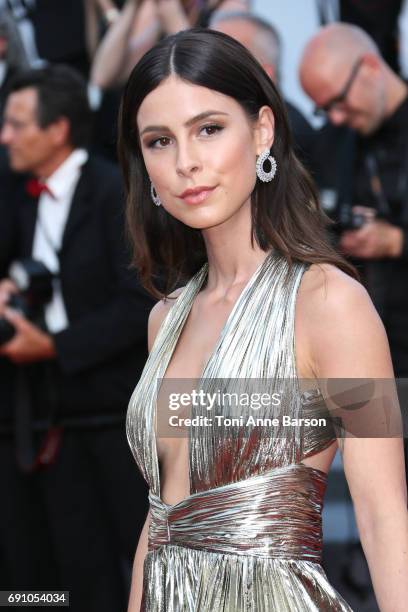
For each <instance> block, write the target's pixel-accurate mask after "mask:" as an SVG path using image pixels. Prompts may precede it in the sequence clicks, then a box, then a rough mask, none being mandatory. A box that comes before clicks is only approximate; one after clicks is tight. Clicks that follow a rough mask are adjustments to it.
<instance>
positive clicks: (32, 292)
mask: <svg viewBox="0 0 408 612" xmlns="http://www.w3.org/2000/svg"><path fill="white" fill-rule="evenodd" d="M8 277H9V278H10V279H11V280H12V281H13V282H14V284H15V285H16V287H17V289H18V293H16V294H13V295H12V296H11V297H10V299H9V301H8V304H7V305H8V306H9V307H10V308H14V309H15V310H18V312H20V313H21V314H22V315H24V317H25V318H26V319H29V320H30V321H31V322H33V323H35V324H38V323H39V322H40V321H41V318H42V315H43V313H44V307H45V305H46V304H47V303H48V302H49V301H50V300H51V298H52V292H53V279H54V275H53V274H52V273H51V272H50V271H49V270H48V268H47V267H46V266H45V265H44V264H43V263H42V262H41V261H37V260H35V259H31V258H30V259H23V260H18V261H15V262H13V263H12V264H11V266H10V268H9V271H8ZM15 333H16V330H15V327H14V325H12V323H10V322H9V321H8V320H7V319H5V318H4V317H0V346H1V345H2V344H5V343H6V342H9V340H11V339H12V338H13V336H14V334H15Z"/></svg>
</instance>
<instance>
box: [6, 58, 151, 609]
mask: <svg viewBox="0 0 408 612" xmlns="http://www.w3.org/2000/svg"><path fill="white" fill-rule="evenodd" d="M89 126H90V112H89V108H88V103H87V98H86V87H85V84H84V82H83V80H82V78H81V77H80V76H79V75H78V74H77V73H75V72H74V71H73V70H72V69H70V68H67V67H64V66H50V67H48V68H44V69H41V70H37V71H28V72H26V73H23V74H22V75H21V76H19V77H18V78H17V79H16V80H15V81H14V83H13V85H12V87H11V90H10V93H9V96H8V98H7V101H6V106H5V113H4V123H3V128H2V131H1V135H0V139H1V142H2V144H3V145H4V146H6V148H7V150H8V154H9V161H10V166H11V168H12V170H14V171H16V172H18V173H20V174H22V175H23V176H21V178H20V179H16V178H15V177H13V179H12V180H10V181H8V183H9V186H8V188H7V189H4V190H3V196H2V198H0V200H1V201H0V206H1V210H2V214H3V215H4V217H3V218H2V219H0V244H2V245H3V246H2V248H1V250H0V254H1V258H2V261H0V270H2V271H4V270H7V269H8V266H9V265H10V264H11V263H12V262H13V261H15V260H22V259H25V258H33V259H34V260H37V261H41V262H42V263H43V264H45V266H46V267H47V268H48V270H49V271H50V272H51V273H52V274H53V284H52V295H51V299H50V301H49V302H48V303H47V304H46V306H45V307H44V309H43V311H42V313H41V314H42V316H41V317H40V318H39V319H38V320H36V322H35V323H33V321H32V320H31V321H30V320H28V319H27V318H26V317H25V316H24V315H23V314H21V313H19V312H17V311H16V310H14V309H13V308H10V307H9V306H8V305H7V303H8V302H9V300H10V299H11V297H12V294H13V293H14V292H15V291H16V289H17V286H16V284H15V283H14V282H13V281H11V280H10V279H9V278H6V279H3V281H2V282H1V283H0V315H2V316H3V317H4V318H5V319H6V320H7V321H8V322H9V323H10V324H11V325H12V326H14V328H15V330H16V333H15V335H14V337H13V338H12V339H11V340H10V341H8V342H6V343H4V344H3V345H2V346H1V347H0V355H1V356H2V357H3V358H5V359H7V361H8V362H9V363H11V364H13V365H14V372H15V380H16V386H15V402H14V405H13V406H12V408H13V410H14V414H11V413H10V411H9V413H6V412H5V411H4V410H3V411H2V414H1V422H0V425H1V426H2V428H3V433H4V435H3V437H2V439H1V445H0V454H1V457H0V462H1V464H2V474H3V477H2V478H3V487H5V486H7V487H8V489H7V490H8V491H10V495H9V496H8V498H7V501H5V500H4V498H3V502H4V503H2V507H1V508H0V530H1V529H3V525H5V524H8V532H7V533H5V534H1V538H0V540H1V541H2V545H0V558H1V556H3V560H4V565H5V566H6V569H7V571H8V575H7V574H6V578H5V579H4V584H3V585H2V588H6V586H7V587H8V588H10V587H12V588H20V589H25V588H43V589H49V588H60V589H64V590H70V591H71V609H73V610H75V611H78V612H79V611H81V612H82V611H84V612H85V611H86V612H90V611H93V610H95V611H96V610H98V612H101V611H105V610H106V611H109V612H111V611H114V610H120V609H123V608H124V607H125V605H126V601H127V588H128V578H129V576H130V571H131V562H132V559H133V553H134V548H135V546H136V543H137V538H138V535H139V530H140V528H141V526H142V524H143V521H144V519H145V514H146V510H147V508H146V495H145V488H144V483H143V482H142V479H141V476H140V475H139V474H138V472H137V471H136V470H135V468H134V462H133V459H132V458H131V456H130V452H129V450H128V447H127V443H126V437H125V428H124V419H125V413H126V407H127V403H128V401H129V397H130V394H131V392H132V389H133V388H134V386H135V384H136V383H137V380H138V377H139V375H140V372H141V369H142V367H143V365H144V361H145V359H146V328H147V317H148V313H149V311H150V308H151V306H152V301H151V299H150V298H149V297H148V296H147V295H146V294H145V293H144V291H143V290H142V288H141V287H140V285H139V283H138V281H137V278H136V273H135V271H132V270H130V269H129V260H130V257H129V254H128V252H127V248H126V246H125V245H126V241H125V237H124V215H123V199H122V187H121V180H120V176H119V174H118V171H117V169H116V167H115V166H112V165H110V164H108V163H107V162H103V161H99V160H97V159H95V158H93V157H90V156H89V155H88V152H87V150H86V142H87V135H88V131H89ZM27 174H28V175H30V176H31V178H30V180H28V181H27V178H28V177H27ZM33 177H34V178H33ZM17 284H18V283H17ZM12 427H14V429H15V436H14V437H13V436H12V435H11V428H12ZM7 428H9V429H7ZM14 445H15V446H16V449H17V456H18V461H19V464H20V466H22V468H23V471H21V470H19V469H18V468H17V467H16V464H15V461H14V460H13V452H14ZM3 490H4V488H3ZM137 493H139V496H140V498H141V499H137ZM1 547H2V548H1Z"/></svg>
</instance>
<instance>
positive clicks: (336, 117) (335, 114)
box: [329, 108, 347, 125]
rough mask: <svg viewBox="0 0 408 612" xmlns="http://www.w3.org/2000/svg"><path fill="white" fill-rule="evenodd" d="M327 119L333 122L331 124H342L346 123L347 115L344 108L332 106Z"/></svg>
mask: <svg viewBox="0 0 408 612" xmlns="http://www.w3.org/2000/svg"><path fill="white" fill-rule="evenodd" d="M329 119H330V121H331V122H332V123H333V125H343V124H344V123H346V119H347V117H346V113H345V111H344V110H340V109H338V108H333V109H332V110H331V111H330V112H329Z"/></svg>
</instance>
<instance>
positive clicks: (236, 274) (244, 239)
mask: <svg viewBox="0 0 408 612" xmlns="http://www.w3.org/2000/svg"><path fill="white" fill-rule="evenodd" d="M203 238H204V242H205V245H206V249H207V257H208V283H207V287H208V289H209V290H210V291H219V292H220V294H225V293H227V292H228V290H229V289H230V288H231V287H233V286H234V285H239V284H241V283H246V282H247V281H248V280H249V278H250V277H251V276H252V275H253V273H254V272H255V270H256V269H257V268H258V266H259V265H260V264H261V263H262V262H263V260H264V259H265V257H266V256H267V253H266V252H265V251H263V250H262V249H261V248H260V247H259V246H258V244H257V243H256V242H255V241H254V245H253V246H252V245H251V205H250V201H248V202H247V203H246V204H244V205H243V206H242V207H241V209H240V210H239V211H238V212H237V213H235V214H234V215H233V217H231V218H230V219H228V220H227V221H225V222H224V223H223V224H221V225H218V226H215V227H212V228H210V229H206V230H203Z"/></svg>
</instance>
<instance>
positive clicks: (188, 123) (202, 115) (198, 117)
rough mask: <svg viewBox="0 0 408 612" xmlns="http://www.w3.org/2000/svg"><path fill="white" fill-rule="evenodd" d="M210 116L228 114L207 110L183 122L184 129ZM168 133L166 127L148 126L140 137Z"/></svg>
mask: <svg viewBox="0 0 408 612" xmlns="http://www.w3.org/2000/svg"><path fill="white" fill-rule="evenodd" d="M212 115H228V113H223V112H222V111H216V110H209V111H204V112H203V113H200V114H199V115H196V116H195V117H192V118H191V119H189V120H188V121H186V122H185V124H184V127H190V126H192V125H193V124H194V123H197V121H202V120H203V119H207V117H211V116H212ZM166 130H167V131H169V128H168V127H167V126H166V125H148V126H147V127H145V128H144V130H143V131H142V132H141V133H140V136H143V134H145V133H146V132H162V131H166Z"/></svg>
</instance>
